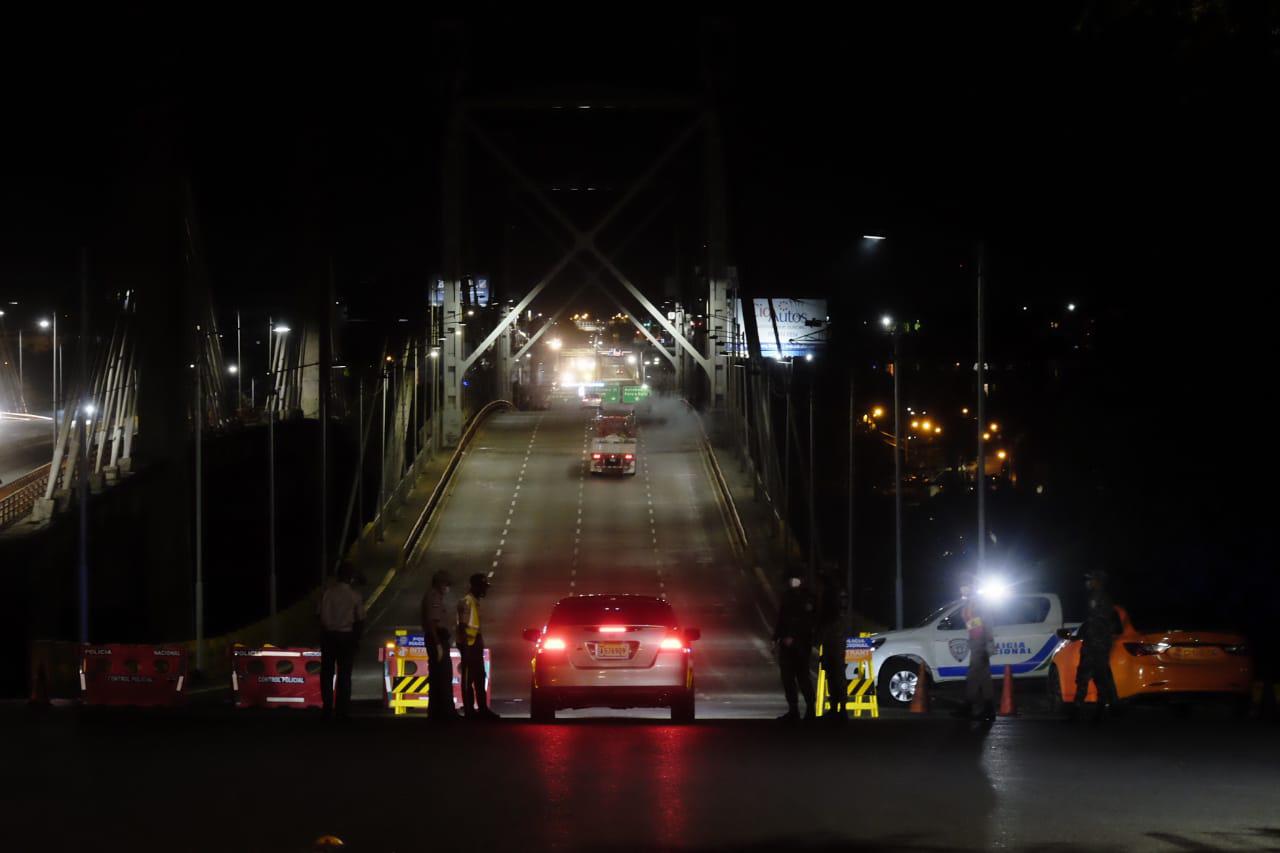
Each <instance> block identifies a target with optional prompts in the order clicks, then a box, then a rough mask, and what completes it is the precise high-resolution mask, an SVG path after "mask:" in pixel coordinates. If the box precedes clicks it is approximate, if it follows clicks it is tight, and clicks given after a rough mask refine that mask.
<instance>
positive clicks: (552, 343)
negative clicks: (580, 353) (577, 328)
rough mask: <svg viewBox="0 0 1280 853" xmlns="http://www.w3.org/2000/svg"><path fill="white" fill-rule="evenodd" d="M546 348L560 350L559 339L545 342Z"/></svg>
mask: <svg viewBox="0 0 1280 853" xmlns="http://www.w3.org/2000/svg"><path fill="white" fill-rule="evenodd" d="M547 346H549V347H551V348H552V349H557V350H558V349H560V347H561V346H562V344H561V341H560V339H559V338H552V339H551V340H549V341H547Z"/></svg>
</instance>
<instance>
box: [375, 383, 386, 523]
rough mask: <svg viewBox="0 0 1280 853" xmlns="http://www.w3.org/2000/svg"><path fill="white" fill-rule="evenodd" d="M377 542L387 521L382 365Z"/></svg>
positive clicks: (384, 396) (384, 385) (384, 404)
mask: <svg viewBox="0 0 1280 853" xmlns="http://www.w3.org/2000/svg"><path fill="white" fill-rule="evenodd" d="M378 448H379V449H378V459H379V460H380V464H379V466H378V514H377V519H378V541H379V542H381V541H382V534H383V531H384V530H385V529H386V524H387V520H386V519H385V518H384V517H383V515H382V511H383V509H384V508H385V507H386V505H387V368H386V365H385V364H384V365H383V367H382V434H381V435H380V436H379V445H378Z"/></svg>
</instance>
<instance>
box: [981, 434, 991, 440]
mask: <svg viewBox="0 0 1280 853" xmlns="http://www.w3.org/2000/svg"><path fill="white" fill-rule="evenodd" d="M982 440H983V441H990V440H991V433H989V432H984V433H983V434H982Z"/></svg>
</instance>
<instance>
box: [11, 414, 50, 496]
mask: <svg viewBox="0 0 1280 853" xmlns="http://www.w3.org/2000/svg"><path fill="white" fill-rule="evenodd" d="M52 451H53V427H52V425H51V423H50V421H49V420H48V419H47V418H37V417H32V416H30V415H13V414H9V413H7V412H5V413H0V485H4V484H5V483H11V482H13V481H14V480H16V479H18V478H19V477H21V476H22V475H23V474H26V473H28V472H30V471H32V470H34V469H36V468H39V467H40V466H41V465H44V464H45V463H47V462H49V461H50V458H51V456H52Z"/></svg>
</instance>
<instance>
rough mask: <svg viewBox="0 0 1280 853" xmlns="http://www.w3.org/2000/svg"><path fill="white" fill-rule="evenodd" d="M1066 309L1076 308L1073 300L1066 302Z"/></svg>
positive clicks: (1072, 309)
mask: <svg viewBox="0 0 1280 853" xmlns="http://www.w3.org/2000/svg"><path fill="white" fill-rule="evenodd" d="M1067 310H1068V311H1074V310H1076V304H1075V303H1074V302H1068V303H1067Z"/></svg>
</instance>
